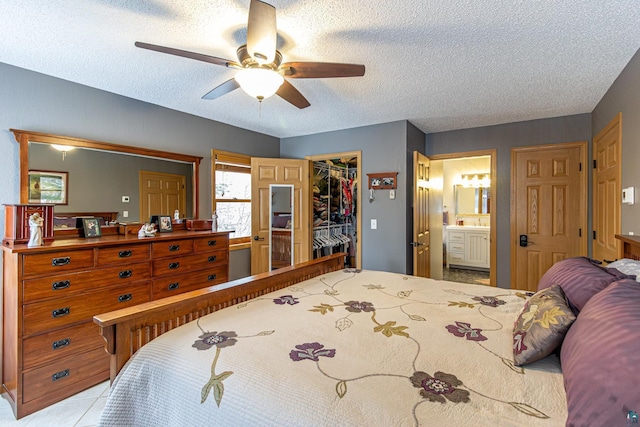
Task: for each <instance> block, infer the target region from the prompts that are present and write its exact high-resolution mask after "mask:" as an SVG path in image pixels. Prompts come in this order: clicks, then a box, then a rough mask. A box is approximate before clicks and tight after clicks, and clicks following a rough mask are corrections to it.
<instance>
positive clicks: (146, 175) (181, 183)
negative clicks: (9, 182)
mask: <svg viewBox="0 0 640 427" xmlns="http://www.w3.org/2000/svg"><path fill="white" fill-rule="evenodd" d="M11 131H12V132H13V133H14V135H15V138H16V141H18V143H19V144H20V203H34V201H33V189H31V196H32V197H31V200H30V197H29V196H30V180H29V171H31V175H32V179H31V185H32V186H33V182H34V179H33V176H34V175H36V174H37V173H39V172H46V171H53V172H56V173H63V174H64V175H63V176H64V177H65V179H66V186H67V200H66V201H67V203H66V204H59V205H56V206H55V208H54V214H55V213H77V212H82V213H84V212H114V213H117V219H118V220H119V221H124V222H138V221H141V222H146V221H148V220H149V217H148V211H149V209H151V210H154V212H155V210H159V209H160V208H159V207H158V206H165V205H167V206H168V204H167V203H164V204H162V203H163V202H162V200H171V202H170V203H172V205H171V206H172V207H171V208H170V209H169V208H167V209H164V208H163V210H166V211H162V212H160V211H159V212H157V213H158V214H162V215H171V216H173V215H174V212H175V210H176V208H177V209H178V210H179V211H180V212H179V213H180V217H181V218H193V217H195V216H197V213H198V197H197V195H198V168H199V163H200V160H202V158H201V157H198V156H190V155H183V154H179V153H171V152H166V151H159V150H152V149H144V148H138V147H131V146H125V145H119V144H111V143H105V142H99V141H91V140H85V139H79V138H73V137H66V136H58V135H50V134H44V133H38V132H29V131H22V130H15V129H11ZM36 171H39V172H36ZM159 179H162V180H163V181H162V182H163V186H164V187H167V188H168V187H171V191H172V192H173V193H175V192H176V191H178V192H180V193H179V194H180V195H179V196H176V195H175V194H173V193H172V194H164V193H163V192H162V191H165V190H162V191H160V190H158V189H157V188H155V187H159V186H160V185H158V184H156V182H155V181H154V180H156V181H157V180H159ZM171 180H174V181H175V182H171V184H168V185H165V181H166V182H169V181H171ZM36 185H37V184H36ZM158 191H160V192H158ZM167 191H168V190H167ZM165 192H166V191H165ZM178 199H180V201H179V203H178V204H177V205H176V207H175V208H174V207H173V206H174V204H175V203H176V202H175V201H176V200H178ZM156 201H157V203H160V204H161V205H158V204H155V205H154V203H156ZM144 202H147V203H146V204H145V203H144ZM149 203H151V204H152V207H151V208H149ZM178 206H179V208H178ZM144 210H146V211H147V212H144ZM125 211H126V214H127V216H125Z"/></svg>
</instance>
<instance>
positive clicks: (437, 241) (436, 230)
mask: <svg viewBox="0 0 640 427" xmlns="http://www.w3.org/2000/svg"><path fill="white" fill-rule="evenodd" d="M496 169H497V168H496V152H495V150H482V151H474V152H465V153H452V154H446V155H437V156H431V177H432V179H431V193H430V229H431V230H432V233H431V239H432V240H431V247H432V248H433V249H432V262H431V276H432V277H433V278H436V279H443V280H449V281H453V282H462V283H472V284H479V285H491V286H496V244H495V242H496V238H495V230H496V222H495V221H496V216H495V209H496V196H495V182H496ZM436 247H442V251H441V253H440V251H436V250H435V248H436Z"/></svg>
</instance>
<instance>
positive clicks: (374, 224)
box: [371, 219, 378, 230]
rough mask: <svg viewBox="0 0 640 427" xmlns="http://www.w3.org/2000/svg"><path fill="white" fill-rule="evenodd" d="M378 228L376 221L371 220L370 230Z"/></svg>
mask: <svg viewBox="0 0 640 427" xmlns="http://www.w3.org/2000/svg"><path fill="white" fill-rule="evenodd" d="M377 228H378V220H377V219H372V220H371V229H372V230H375V229H377Z"/></svg>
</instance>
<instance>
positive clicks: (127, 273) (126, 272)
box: [118, 270, 133, 279]
mask: <svg viewBox="0 0 640 427" xmlns="http://www.w3.org/2000/svg"><path fill="white" fill-rule="evenodd" d="M118 276H119V277H120V278H121V279H126V278H127V277H131V276H133V271H131V270H124V271H121V272H120V273H118Z"/></svg>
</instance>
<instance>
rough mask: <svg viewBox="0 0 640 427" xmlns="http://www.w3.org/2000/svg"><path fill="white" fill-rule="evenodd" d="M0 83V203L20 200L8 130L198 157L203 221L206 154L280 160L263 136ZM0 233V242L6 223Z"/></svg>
mask: <svg viewBox="0 0 640 427" xmlns="http://www.w3.org/2000/svg"><path fill="white" fill-rule="evenodd" d="M0 76H2V78H0V148H1V150H2V153H3V155H2V158H1V159H0V182H2V183H3V185H2V186H0V203H18V202H19V201H20V194H19V174H18V171H19V164H20V163H19V158H18V144H17V143H16V142H15V139H14V137H13V134H12V133H11V132H10V131H9V128H17V129H25V130H30V131H36V132H45V133H52V134H56V135H67V136H73V137H78V138H84V139H93V140H97V141H104V142H111V143H115V144H124V145H134V146H138V147H145V148H153V149H157V150H164V151H172V152H177V153H185V154H190V155H196V156H201V157H203V159H202V162H201V163H200V176H199V181H200V191H199V203H200V212H199V213H198V216H199V217H201V218H209V217H210V216H211V149H213V148H217V149H220V150H229V151H234V152H238V153H244V154H249V155H252V156H257V157H279V155H280V141H279V139H278V138H274V137H271V136H268V135H263V134H259V133H256V132H252V131H249V130H246V129H240V128H237V127H234V126H229V125H226V124H223V123H219V122H215V121H214V120H208V119H205V118H202V117H196V116H192V115H189V114H185V113H181V112H178V111H174V110H170V109H168V108H164V107H160V106H157V105H153V104H148V103H145V102H141V101H137V100H134V99H131V98H127V97H124V96H120V95H116V94H113V93H109V92H105V91H101V90H98V89H94V88H90V87H87V86H83V85H79V84H76V83H71V82H68V81H65V80H61V79H57V78H54V77H50V76H46V75H43V74H39V73H35V72H32V71H28V70H24V69H21V68H17V67H13V66H10V65H7V64H3V63H0ZM203 102H205V101H203ZM212 119H215V117H213V118H212ZM2 215H4V212H3V213H2ZM0 227H2V228H1V229H0V232H1V234H2V236H4V220H2V221H0ZM238 252H239V253H238V254H234V255H233V256H232V257H231V263H232V265H231V266H230V268H231V270H232V276H233V277H235V275H236V274H240V273H237V272H238V271H244V272H246V274H249V271H250V268H249V265H250V264H249V251H248V250H243V251H238ZM236 264H237V265H236Z"/></svg>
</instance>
